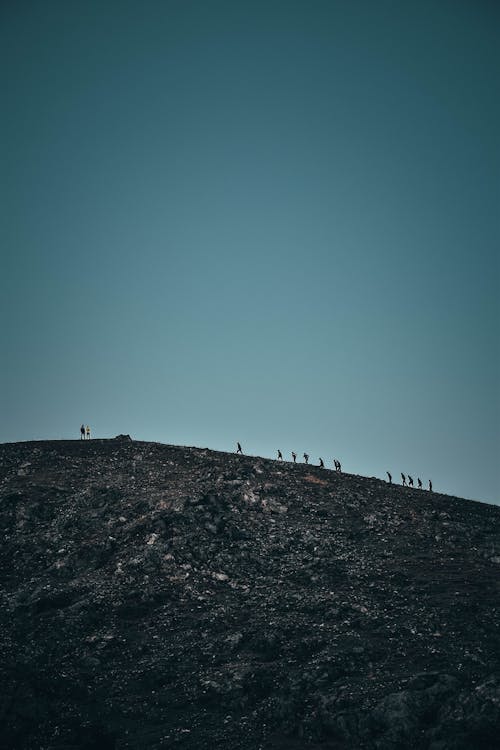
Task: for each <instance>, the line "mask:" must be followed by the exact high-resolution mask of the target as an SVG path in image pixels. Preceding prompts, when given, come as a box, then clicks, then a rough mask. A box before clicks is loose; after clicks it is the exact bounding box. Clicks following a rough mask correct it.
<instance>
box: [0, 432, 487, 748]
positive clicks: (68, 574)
mask: <svg viewBox="0 0 500 750" xmlns="http://www.w3.org/2000/svg"><path fill="white" fill-rule="evenodd" d="M0 530H1V535H2V545H1V549H0V555H1V560H0V570H1V571H2V572H1V580H2V600H1V605H2V606H1V610H0V618H1V619H0V657H1V672H2V674H1V680H2V683H1V684H2V690H1V695H2V698H1V704H0V711H1V724H0V726H1V730H0V731H1V735H2V737H1V740H2V743H1V744H2V747H4V748H7V749H10V748H12V749H13V750H14V749H17V748H19V749H20V748H23V749H24V748H25V749H26V750H28V749H29V750H35V748H36V750H63V748H64V750H77V749H79V750H80V749H83V748H86V749H88V750H93V749H97V750H111V749H112V748H114V749H115V750H125V748H134V749H135V748H137V749H139V748H140V749H141V750H142V749H145V748H148V749H149V748H152V749H154V748H170V747H175V748H189V749H193V750H194V749H195V748H196V749H198V748H199V749H200V750H202V749H203V750H207V748H220V750H258V748H262V750H285V749H287V750H288V749H290V750H294V749H295V750H298V749H299V748H300V749H301V750H302V748H304V749H305V748H310V749H311V750H313V749H316V750H317V749H319V748H321V749H323V750H344V749H345V750H347V749H348V748H349V749H350V750H363V748H366V749H367V750H368V749H370V750H372V749H374V750H375V749H382V750H384V749H385V748H387V749H389V748H390V749H391V750H398V749H399V748H401V750H403V748H404V750H408V749H411V748H414V749H415V750H424V749H425V750H427V749H428V750H481V749H488V750H489V749H490V748H491V749H492V750H493V748H497V747H498V736H499V734H500V629H499V612H500V577H499V573H500V507H497V506H493V505H486V504H483V503H477V502H472V501H466V500H461V499H458V498H454V497H449V496H445V495H439V494H436V493H429V492H427V491H422V490H413V489H408V488H402V487H400V486H395V485H388V484H386V483H385V482H383V481H380V480H378V479H368V478H364V477H359V476H352V475H347V474H338V473H336V472H333V471H329V470H325V469H318V468H315V467H312V466H305V465H304V464H297V465H294V464H288V463H281V462H280V463H278V462H276V461H271V460H265V459H261V458H256V457H247V456H236V455H232V454H225V453H218V452H214V451H210V450H202V449H198V448H180V447H173V446H168V445H161V444H156V443H139V442H134V441H131V440H130V439H129V438H128V437H127V436H121V437H120V438H119V439H115V440H91V441H44V442H31V443H17V444H6V445H2V446H0Z"/></svg>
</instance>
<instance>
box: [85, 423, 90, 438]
mask: <svg viewBox="0 0 500 750" xmlns="http://www.w3.org/2000/svg"><path fill="white" fill-rule="evenodd" d="M85 433H86V435H87V440H90V427H89V426H88V425H87V427H86V428H85Z"/></svg>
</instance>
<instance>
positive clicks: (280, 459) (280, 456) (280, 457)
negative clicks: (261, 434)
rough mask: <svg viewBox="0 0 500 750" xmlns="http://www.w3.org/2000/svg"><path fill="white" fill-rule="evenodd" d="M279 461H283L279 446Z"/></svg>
mask: <svg viewBox="0 0 500 750" xmlns="http://www.w3.org/2000/svg"><path fill="white" fill-rule="evenodd" d="M278 461H283V454H282V452H281V451H280V449H279V448H278Z"/></svg>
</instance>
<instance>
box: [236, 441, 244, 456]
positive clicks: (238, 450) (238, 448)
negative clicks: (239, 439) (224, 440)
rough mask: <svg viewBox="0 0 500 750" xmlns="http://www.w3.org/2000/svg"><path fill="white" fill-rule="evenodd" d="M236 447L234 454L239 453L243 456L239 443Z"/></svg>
mask: <svg viewBox="0 0 500 750" xmlns="http://www.w3.org/2000/svg"><path fill="white" fill-rule="evenodd" d="M236 445H237V449H236V453H241V455H243V451H242V450H241V445H240V444H239V443H236Z"/></svg>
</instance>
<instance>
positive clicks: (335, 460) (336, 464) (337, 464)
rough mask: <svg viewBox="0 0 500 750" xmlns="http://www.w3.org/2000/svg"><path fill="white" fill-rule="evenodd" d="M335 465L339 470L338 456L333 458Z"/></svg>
mask: <svg viewBox="0 0 500 750" xmlns="http://www.w3.org/2000/svg"><path fill="white" fill-rule="evenodd" d="M333 465H334V466H335V471H338V470H339V462H338V461H337V459H336V458H334V459H333Z"/></svg>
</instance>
